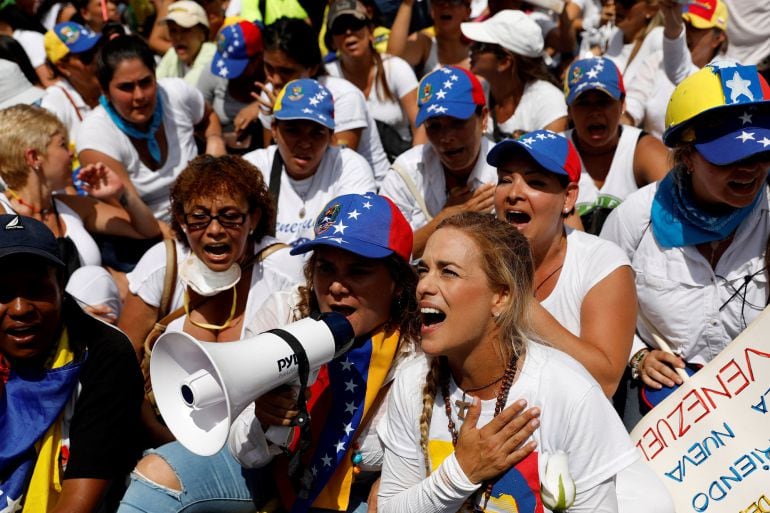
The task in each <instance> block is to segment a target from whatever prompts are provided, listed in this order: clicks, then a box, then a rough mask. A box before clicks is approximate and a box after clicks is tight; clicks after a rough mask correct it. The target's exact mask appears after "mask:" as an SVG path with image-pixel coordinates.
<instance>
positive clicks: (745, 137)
mask: <svg viewBox="0 0 770 513" xmlns="http://www.w3.org/2000/svg"><path fill="white" fill-rule="evenodd" d="M736 139H740V140H741V142H742V143H745V142H746V141H753V140H754V132H746V131H745V130H741V135H739V136H738V137H736Z"/></svg>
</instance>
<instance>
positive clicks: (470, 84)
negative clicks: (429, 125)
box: [416, 66, 487, 126]
mask: <svg viewBox="0 0 770 513" xmlns="http://www.w3.org/2000/svg"><path fill="white" fill-rule="evenodd" d="M417 94H418V95H419V96H418V97H417V108H418V109H419V111H418V112H417V120H416V124H417V126H420V125H421V124H422V123H423V121H425V120H426V119H428V118H434V117H437V116H451V117H453V118H458V119H468V118H469V117H471V116H472V115H473V113H474V112H476V108H477V107H479V106H480V105H486V103H487V102H486V99H485V98H484V89H483V88H482V87H481V82H479V79H478V78H476V75H474V74H473V73H471V72H470V71H468V70H467V69H462V68H458V67H456V66H445V67H443V68H439V69H437V70H436V71H434V72H432V73H429V74H428V75H426V76H425V77H424V78H423V79H422V80H421V81H420V85H419V87H418V89H417Z"/></svg>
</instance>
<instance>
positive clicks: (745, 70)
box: [663, 58, 770, 165]
mask: <svg viewBox="0 0 770 513" xmlns="http://www.w3.org/2000/svg"><path fill="white" fill-rule="evenodd" d="M663 142H664V143H666V145H667V146H670V147H675V146H679V145H681V144H683V143H692V144H694V145H695V148H696V149H697V150H698V151H699V152H700V154H701V155H702V156H703V157H704V158H705V159H706V160H708V161H709V162H711V163H712V164H716V165H727V164H732V163H734V162H737V161H739V160H743V159H746V158H749V157H752V156H753V155H756V154H757V153H763V152H770V86H769V85H768V84H767V82H766V81H765V79H764V78H762V76H761V75H760V74H759V73H758V72H757V68H756V66H743V65H741V64H740V63H738V62H736V61H734V60H731V59H725V58H720V59H715V60H713V61H711V62H710V63H709V64H707V65H706V66H704V67H703V68H702V69H701V70H699V71H697V72H696V73H693V74H692V75H690V76H689V77H687V78H686V79H685V80H684V81H682V82H681V83H680V84H679V85H678V86H677V87H676V89H674V92H673V93H672V94H671V99H670V100H669V102H668V108H667V109H666V131H665V132H664V133H663Z"/></svg>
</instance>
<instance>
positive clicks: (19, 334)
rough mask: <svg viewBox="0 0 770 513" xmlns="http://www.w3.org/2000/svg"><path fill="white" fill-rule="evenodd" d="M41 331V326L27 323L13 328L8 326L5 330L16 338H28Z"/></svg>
mask: <svg viewBox="0 0 770 513" xmlns="http://www.w3.org/2000/svg"><path fill="white" fill-rule="evenodd" d="M38 331H39V326H38V325H35V324H32V325H29V324H25V325H22V326H15V327H13V328H8V329H6V330H5V333H6V335H8V336H10V337H13V338H15V339H26V338H30V337H33V336H35V335H36V334H37V332H38Z"/></svg>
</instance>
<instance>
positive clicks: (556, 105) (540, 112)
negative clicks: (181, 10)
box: [487, 80, 567, 136]
mask: <svg viewBox="0 0 770 513" xmlns="http://www.w3.org/2000/svg"><path fill="white" fill-rule="evenodd" d="M566 116H567V104H566V102H565V101H564V93H563V92H562V91H561V90H560V89H559V88H558V87H556V86H555V85H553V84H552V83H550V82H546V81H545V80H535V81H534V82H530V83H528V84H527V85H525V86H524V93H523V94H522V96H521V100H520V101H519V105H518V106H517V107H516V110H515V111H514V113H513V116H511V117H510V118H508V119H506V120H505V121H503V122H502V123H498V125H497V126H498V128H499V129H500V130H501V131H502V132H503V133H504V134H506V135H507V136H510V135H511V134H513V133H514V132H516V131H517V130H521V131H523V132H532V131H533V130H541V129H543V128H545V127H546V126H547V125H549V124H550V123H553V122H554V121H556V120H557V119H559V118H563V117H566ZM493 130H494V127H493V124H492V119H491V118H490V119H489V122H488V123H487V133H488V134H492V131H493Z"/></svg>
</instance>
